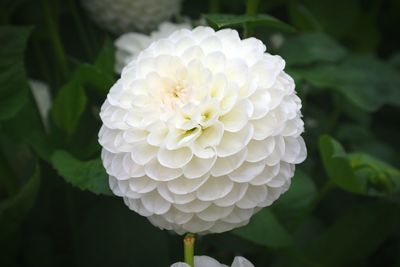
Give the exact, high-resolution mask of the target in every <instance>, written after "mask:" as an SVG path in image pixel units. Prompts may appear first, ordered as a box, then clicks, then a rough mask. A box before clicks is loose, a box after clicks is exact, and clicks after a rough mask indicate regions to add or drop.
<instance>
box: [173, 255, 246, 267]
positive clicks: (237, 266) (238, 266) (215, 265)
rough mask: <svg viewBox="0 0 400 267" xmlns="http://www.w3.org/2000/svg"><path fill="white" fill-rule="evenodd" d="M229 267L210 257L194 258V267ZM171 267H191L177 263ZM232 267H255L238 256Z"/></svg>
mask: <svg viewBox="0 0 400 267" xmlns="http://www.w3.org/2000/svg"><path fill="white" fill-rule="evenodd" d="M225 266H226V267H228V265H225V264H221V263H219V262H218V261H217V260H215V259H213V258H211V257H208V256H194V267H225ZM171 267H190V266H189V264H187V263H183V262H177V263H174V264H172V265H171ZM231 267H254V265H253V264H252V263H251V262H250V261H248V260H247V259H245V258H243V257H240V256H237V257H235V259H234V260H233V262H232V265H231Z"/></svg>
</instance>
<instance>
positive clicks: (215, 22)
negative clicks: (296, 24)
mask: <svg viewBox="0 0 400 267" xmlns="http://www.w3.org/2000/svg"><path fill="white" fill-rule="evenodd" d="M206 19H207V21H208V23H209V24H210V25H212V26H213V27H216V28H223V27H233V26H240V25H244V24H245V23H246V24H248V25H250V26H268V27H272V28H278V29H281V30H285V31H288V32H293V31H295V29H294V28H293V27H292V26H290V25H288V24H286V23H284V22H282V21H280V20H278V19H277V18H274V17H272V16H270V15H265V14H258V15H252V16H251V15H238V16H237V15H226V14H208V15H206Z"/></svg>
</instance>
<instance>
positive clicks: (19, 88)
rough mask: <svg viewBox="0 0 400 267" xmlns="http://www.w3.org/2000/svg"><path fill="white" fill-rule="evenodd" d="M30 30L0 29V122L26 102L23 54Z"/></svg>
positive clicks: (13, 27)
mask: <svg viewBox="0 0 400 267" xmlns="http://www.w3.org/2000/svg"><path fill="white" fill-rule="evenodd" d="M31 30H32V28H31V27H15V26H3V27H0V44H1V46H0V120H4V119H8V118H11V117H13V116H14V115H15V114H16V113H17V112H18V111H19V110H20V109H21V108H22V106H23V105H24V104H25V102H26V100H27V95H28V88H29V86H28V83H27V80H26V75H25V67H24V52H25V48H26V43H27V40H28V37H29V35H30V33H31Z"/></svg>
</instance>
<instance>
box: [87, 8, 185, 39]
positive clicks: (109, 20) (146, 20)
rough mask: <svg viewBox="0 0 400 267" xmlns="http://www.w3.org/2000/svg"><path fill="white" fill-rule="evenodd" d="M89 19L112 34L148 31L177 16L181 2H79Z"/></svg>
mask: <svg viewBox="0 0 400 267" xmlns="http://www.w3.org/2000/svg"><path fill="white" fill-rule="evenodd" d="M81 2H82V5H83V7H84V8H85V9H86V10H87V11H88V13H89V15H90V17H91V18H92V19H93V20H94V21H95V22H96V23H97V24H98V25H99V26H100V27H102V28H105V29H107V30H109V31H111V32H113V33H124V32H129V31H133V30H138V31H150V30H153V29H155V28H156V27H157V26H158V24H160V23H161V22H163V21H166V20H168V19H170V18H171V17H172V16H174V15H177V14H178V13H179V11H180V5H181V0H81Z"/></svg>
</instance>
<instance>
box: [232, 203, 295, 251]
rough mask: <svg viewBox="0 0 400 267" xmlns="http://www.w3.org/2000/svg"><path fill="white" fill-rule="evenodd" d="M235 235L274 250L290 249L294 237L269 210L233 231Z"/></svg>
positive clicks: (263, 211) (261, 212)
mask: <svg viewBox="0 0 400 267" xmlns="http://www.w3.org/2000/svg"><path fill="white" fill-rule="evenodd" d="M233 233H234V234H236V235H238V236H240V237H243V238H245V239H248V240H250V241H252V242H254V243H256V244H259V245H264V246H268V247H273V248H280V247H288V246H290V245H292V244H293V240H292V237H291V236H290V234H289V233H288V232H287V230H286V229H285V228H284V227H283V226H282V225H281V224H280V222H279V221H278V219H277V218H276V216H275V215H274V214H273V212H272V211H271V210H269V209H263V210H261V211H260V212H258V213H257V214H256V215H254V216H253V218H252V219H251V221H250V223H249V224H248V225H247V226H245V227H242V228H239V229H236V230H234V231H233Z"/></svg>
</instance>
